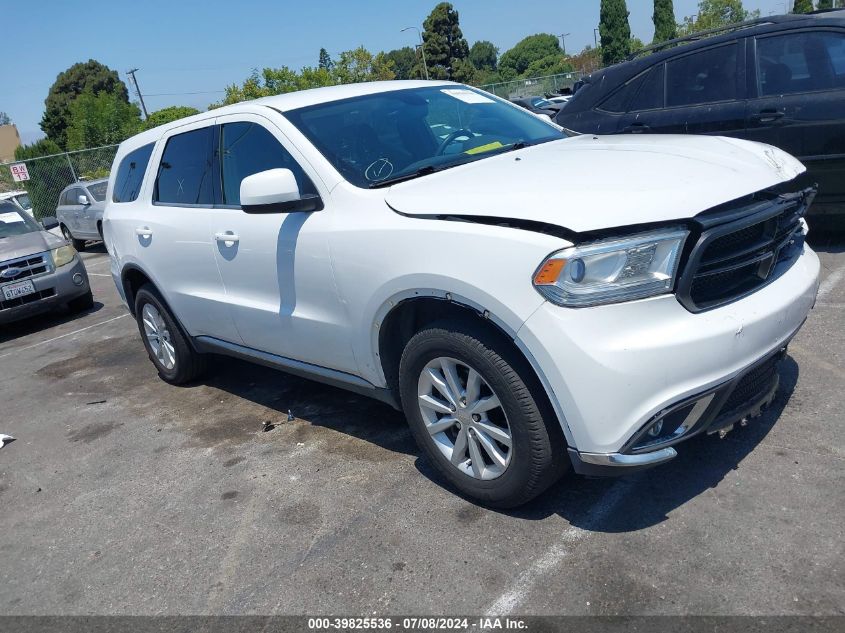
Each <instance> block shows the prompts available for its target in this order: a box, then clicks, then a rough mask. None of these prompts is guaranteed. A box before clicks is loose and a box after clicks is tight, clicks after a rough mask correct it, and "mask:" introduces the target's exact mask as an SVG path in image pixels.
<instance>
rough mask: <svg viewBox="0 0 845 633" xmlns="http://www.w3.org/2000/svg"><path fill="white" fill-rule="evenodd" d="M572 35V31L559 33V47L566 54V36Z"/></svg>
mask: <svg viewBox="0 0 845 633" xmlns="http://www.w3.org/2000/svg"><path fill="white" fill-rule="evenodd" d="M567 35H572V33H561V34H560V47H561V48H562V49H563V54H564V55H566V36H567Z"/></svg>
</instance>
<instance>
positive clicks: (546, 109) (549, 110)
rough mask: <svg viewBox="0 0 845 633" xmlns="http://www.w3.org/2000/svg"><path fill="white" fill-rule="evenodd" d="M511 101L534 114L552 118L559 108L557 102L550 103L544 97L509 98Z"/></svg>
mask: <svg viewBox="0 0 845 633" xmlns="http://www.w3.org/2000/svg"><path fill="white" fill-rule="evenodd" d="M511 103H515V104H516V105H518V106H519V107H521V108H525V109H526V110H528V111H529V112H533V113H534V114H543V115H545V116H547V117H550V118H554V116H555V115H556V114H557V113H558V110H559V109H560V106H559V105H558V104H554V103H552V102H551V101H549V100H548V99H546V98H545V97H520V98H518V99H511Z"/></svg>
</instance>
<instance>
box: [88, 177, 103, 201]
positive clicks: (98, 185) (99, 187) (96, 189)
mask: <svg viewBox="0 0 845 633" xmlns="http://www.w3.org/2000/svg"><path fill="white" fill-rule="evenodd" d="M106 187H108V183H107V182H95V183H94V184H93V185H88V193H89V194H90V195H89V196H88V200H89V201H91V202H94V201H95V200H96V201H97V202H102V201H103V200H105V199H106Z"/></svg>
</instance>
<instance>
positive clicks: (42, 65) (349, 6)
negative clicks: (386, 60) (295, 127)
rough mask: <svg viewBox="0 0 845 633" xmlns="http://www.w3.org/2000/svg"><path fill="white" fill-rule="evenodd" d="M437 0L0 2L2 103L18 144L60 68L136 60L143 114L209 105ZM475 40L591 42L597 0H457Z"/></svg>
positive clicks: (762, 3) (751, 2) (395, 38)
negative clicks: (258, 72)
mask: <svg viewBox="0 0 845 633" xmlns="http://www.w3.org/2000/svg"><path fill="white" fill-rule="evenodd" d="M788 2H789V0H745V2H744V4H745V8H746V9H760V11H761V12H762V14H763V15H769V14H771V13H783V12H784V7H785V5H786V4H787V3H788ZM436 3H437V0H392V1H387V0H357V1H350V0H311V1H308V0H305V1H303V0H297V1H295V2H293V1H290V0H275V1H273V0H239V1H238V2H232V1H231V0H227V1H223V0H199V1H197V0H169V1H162V0H143V1H137V0H136V1H135V2H125V1H122V0H106V1H103V0H87V1H86V2H85V3H84V4H83V3H81V2H78V0H77V1H73V0H26V1H25V2H20V1H19V0H15V1H10V0H0V15H2V16H3V21H4V23H5V24H4V26H5V27H6V28H4V29H3V35H2V41H3V46H2V48H3V51H4V55H3V59H2V61H0V111H5V112H6V113H8V115H9V117H10V118H11V119H12V122H13V123H15V124H16V125H17V126H18V130H19V132H20V133H21V137H22V139H23V141H24V142H32V141H34V140H36V139H37V138H39V137H40V136H42V135H43V134H42V133H41V131H40V129H39V127H38V122H39V121H40V120H41V115H42V113H43V111H44V99H45V97H46V96H47V92H48V91H49V89H50V86H51V84H52V83H53V82H54V81H55V79H56V76H57V75H58V74H59V73H60V72H62V71H63V70H65V69H66V68H68V67H69V66H71V65H72V64H74V63H75V62H79V61H87V60H88V59H96V60H97V61H99V62H101V63H103V64H105V65H107V66H109V67H110V68H112V69H113V70H117V71H118V72H119V73H120V76H121V78H122V79H123V80H124V81H125V82H126V83H127V86H128V87H129V89H130V95H131V97H130V98H131V99H133V100H136V99H137V97H136V96H135V95H134V90H133V87H132V85H131V84H130V82H129V79H128V78H127V76H126V72H125V71H126V70H127V69H130V68H139V69H140V70H138V72H137V78H138V83H139V84H140V87H141V92H142V93H143V95H144V100H145V102H146V105H147V109H148V110H149V111H151V112H152V111H154V110H158V109H159V108H163V107H166V106H170V105H188V106H193V107H195V108H198V109H200V110H204V109H205V108H206V107H207V106H208V104H209V103H211V102H213V101H216V100H219V99H220V98H222V96H223V89H224V88H225V86H227V85H228V84H231V83H240V82H241V81H243V79H245V78H246V77H247V76H248V75H249V73H250V72H251V70H252V69H253V68H258V69H261V68H264V67H268V66H269V67H278V66H289V67H291V68H294V69H299V68H301V67H302V66H316V64H317V57H318V53H319V50H320V47H325V48H326V49H327V50H328V51H329V53H330V54H332V55H333V56H336V55H337V53H338V52H339V51H343V50H349V49H352V48H356V47H358V46H360V45H363V46H365V47H366V48H367V49H369V50H370V51H372V52H377V51H380V50H384V51H388V50H391V49H394V48H401V47H402V46H413V45H414V44H415V43H416V42H417V35H416V32H414V31H406V32H404V33H402V32H400V30H401V29H402V28H404V27H407V26H418V27H420V28H422V22H423V20H424V19H425V18H426V16H427V15H428V13H429V12H430V11H431V9H432V8H433V7H434V5H435V4H436ZM452 4H453V5H454V6H455V8H456V9H457V10H458V12H459V14H460V23H461V28H462V30H463V33H464V37H465V38H466V39H467V41H468V42H469V44H470V45H472V43H473V42H475V41H476V40H481V39H485V40H490V41H491V42H493V43H494V44H495V45H496V46H498V47H499V51H500V53H501V52H504V51H506V50H507V49H508V48H510V47H512V46H513V45H514V44H516V43H517V42H518V41H519V40H521V39H522V38H523V37H525V36H527V35H532V34H534V33H541V32H546V33H553V34H556V35H558V34H561V33H569V35H567V36H566V38H565V42H566V49H567V51H569V52H570V53H574V52H577V51H579V50H581V49H582V48H584V46H586V45H587V44H590V45H592V44H593V37H594V36H593V29H594V28H595V27H597V26H598V20H599V0H552V1H550V2H542V3H540V2H525V1H522V2H517V1H516V0H452ZM674 5H675V17H676V18H677V19H678V21H680V20H681V19H682V18H683V16H687V15H693V14H694V13H696V11H697V5H698V2H697V0H675V2H674ZM652 9H653V2H652V0H628V10H629V11H630V13H631V15H630V18H629V20H630V23H631V30H632V32H633V34H634V35H635V36H636V37H639V38H640V39H641V40H643V41H644V42H649V41H651V38H652V35H653V32H654V26H653V24H652V21H651V14H652Z"/></svg>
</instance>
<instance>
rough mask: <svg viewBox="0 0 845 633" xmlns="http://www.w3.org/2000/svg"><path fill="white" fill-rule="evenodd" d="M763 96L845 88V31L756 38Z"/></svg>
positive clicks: (760, 87) (758, 71) (760, 91)
mask: <svg viewBox="0 0 845 633" xmlns="http://www.w3.org/2000/svg"><path fill="white" fill-rule="evenodd" d="M757 85H758V89H759V94H760V96H763V97H766V96H770V95H781V94H795V93H800V92H814V91H819V90H834V89H836V88H845V34H843V33H836V32H833V31H813V32H805V33H789V34H786V35H776V36H773V37H766V38H760V39H758V40H757Z"/></svg>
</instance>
